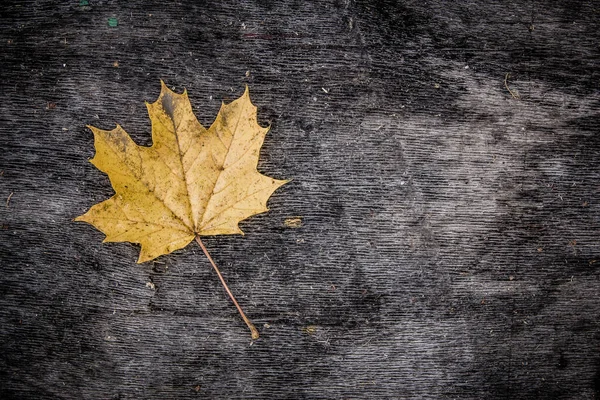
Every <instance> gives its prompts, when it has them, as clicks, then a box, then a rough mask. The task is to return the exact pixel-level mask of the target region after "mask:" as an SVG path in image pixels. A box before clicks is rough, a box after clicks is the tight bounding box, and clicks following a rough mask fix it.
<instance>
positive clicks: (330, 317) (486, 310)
mask: <svg viewBox="0 0 600 400" xmlns="http://www.w3.org/2000/svg"><path fill="white" fill-rule="evenodd" d="M109 18H116V19H117V21H118V26H116V27H111V26H109V24H108V20H109ZM599 43H600V5H599V4H598V2H594V1H574V0H573V1H538V0H536V1H525V0H522V1H521V0H515V1H502V2H487V1H481V2H475V1H463V2H447V1H439V0H438V1H436V0H421V1H351V0H347V1H342V0H340V1H319V2H306V1H292V0H286V1H267V0H254V1H244V2H221V1H208V2H200V1H198V2H195V1H191V0H190V1H174V2H163V1H157V0H150V1H146V0H144V1H142V0H132V1H128V2H117V1H100V0H98V1H94V0H89V5H87V6H80V5H79V1H77V0H76V1H64V2H57V1H50V0H38V1H31V2H24V1H4V2H2V7H1V11H0V71H1V77H2V79H1V80H0V92H1V93H2V102H1V103H0V146H1V150H2V151H1V153H0V196H1V198H2V201H1V204H0V226H1V230H0V258H1V265H0V293H1V294H0V335H1V341H0V354H1V355H0V397H1V398H2V399H196V398H206V399H270V398H279V399H573V400H575V399H577V400H580V399H594V398H600V353H599V346H600V329H599V325H598V321H599V314H600V304H599V294H600V286H599V284H600V282H599V278H600V270H599V267H600V202H599V199H600V165H599V162H600V132H599V126H600V119H599V116H600V91H599V89H600V73H599V62H600V50H599ZM507 74H509V75H508V76H507ZM159 79H163V80H164V81H165V82H166V83H167V84H168V85H169V87H171V88H173V89H174V90H177V91H182V90H183V89H184V88H187V90H188V92H189V95H190V98H191V102H192V104H193V106H194V109H195V112H196V114H197V116H198V119H199V120H200V122H201V123H203V124H204V125H209V124H210V123H211V122H212V120H213V119H214V117H215V115H216V113H217V111H218V109H219V106H220V103H221V101H226V102H227V101H230V100H231V99H234V98H236V97H238V96H239V95H240V94H241V93H242V92H243V90H244V86H245V85H246V84H247V85H248V86H249V88H250V91H251V97H252V99H253V101H254V103H255V104H257V106H258V118H259V122H260V123H261V124H263V125H267V124H271V127H272V129H271V131H270V133H269V134H268V135H267V138H266V141H265V145H264V147H263V150H262V153H261V161H260V164H259V169H260V170H261V172H263V173H265V174H267V175H270V176H273V177H276V178H292V179H293V181H292V182H291V183H289V184H288V185H286V186H284V187H283V188H282V189H280V190H278V191H277V192H276V193H275V195H274V196H273V197H272V198H271V200H270V202H269V205H270V208H271V211H270V212H268V213H265V214H262V215H260V216H256V217H253V218H251V219H249V220H247V221H245V222H244V223H243V224H242V228H243V229H244V231H245V232H246V236H243V237H242V236H221V237H211V238H207V239H205V243H206V245H207V247H208V249H209V251H210V252H211V254H212V255H213V257H214V259H215V260H216V262H217V263H218V265H219V266H220V267H221V270H222V272H223V274H224V276H225V278H226V279H227V281H228V282H229V285H230V287H231V289H232V290H233V292H234V293H235V294H236V295H237V297H238V300H239V301H240V303H241V304H242V306H243V307H244V308H245V310H246V312H247V314H248V315H249V317H250V318H251V319H252V320H253V321H254V322H255V323H256V325H257V326H258V327H259V330H260V331H261V338H260V339H259V340H257V341H255V342H254V343H252V342H251V340H250V337H249V332H248V330H247V329H246V326H245V325H244V323H243V322H242V320H241V319H240V318H239V316H238V314H237V312H236V310H235V308H234V307H233V305H232V304H231V303H230V301H229V300H228V298H227V297H226V294H225V293H224V291H223V289H222V287H221V285H220V283H219V281H218V279H217V277H216V275H215V273H214V271H212V270H211V267H210V264H209V263H208V261H207V260H206V258H205V256H204V255H203V254H202V251H201V250H200V248H199V247H198V246H197V245H196V244H194V243H191V244H190V245H189V246H188V247H187V248H185V249H183V250H180V251H177V252H175V253H173V254H170V255H167V256H163V257H160V258H159V259H158V260H156V261H155V262H151V263H146V264H142V265H137V264H135V260H136V258H137V254H138V250H139V249H138V248H137V247H136V245H132V244H128V243H116V244H115V243H111V244H102V243H101V241H102V239H103V235H102V234H101V233H100V232H98V231H97V230H95V229H94V228H93V227H91V226H89V225H87V224H84V223H75V222H73V221H72V219H73V218H74V217H76V216H77V215H80V214H82V213H83V212H85V211H86V210H87V209H88V208H89V207H90V206H92V205H93V204H95V203H97V202H99V201H102V200H104V199H107V198H108V197H110V196H111V195H112V193H113V192H112V189H111V187H110V183H109V181H108V179H107V177H106V176H105V175H103V174H102V173H101V172H99V171H98V170H96V169H95V168H94V167H93V166H92V165H91V164H90V163H88V159H89V158H91V157H92V156H93V154H94V149H93V139H92V134H91V132H90V131H89V130H88V129H87V128H86V127H85V125H86V124H92V125H95V126H98V127H101V128H105V129H112V128H113V127H114V124H115V123H119V124H121V125H122V126H123V127H124V128H125V129H126V130H127V131H128V132H129V133H130V134H131V135H132V137H133V138H134V140H136V141H137V143H139V144H146V145H148V144H150V123H149V120H148V117H147V113H146V109H145V106H144V101H150V102H151V101H154V100H155V99H156V97H157V96H158V93H159V91H160V82H159ZM296 216H300V217H302V226H301V227H298V228H290V227H287V226H286V225H285V224H284V222H285V220H286V218H290V217H296Z"/></svg>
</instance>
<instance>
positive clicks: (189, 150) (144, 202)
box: [75, 81, 288, 337]
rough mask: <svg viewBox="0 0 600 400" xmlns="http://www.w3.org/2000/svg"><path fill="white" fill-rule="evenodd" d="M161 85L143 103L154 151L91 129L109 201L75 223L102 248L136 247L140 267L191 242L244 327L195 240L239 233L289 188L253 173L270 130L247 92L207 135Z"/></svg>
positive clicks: (182, 101) (179, 98)
mask: <svg viewBox="0 0 600 400" xmlns="http://www.w3.org/2000/svg"><path fill="white" fill-rule="evenodd" d="M161 86H162V88H161V92H160V95H159V97H158V100H157V101H156V102H154V103H152V104H150V103H146V106H147V108H148V114H149V116H150V120H151V122H152V142H153V144H152V146H150V147H145V146H138V145H137V144H135V143H134V142H133V140H132V139H131V137H129V135H128V134H127V132H125V131H124V130H123V128H121V126H119V125H117V127H116V128H115V129H113V130H111V131H106V130H102V129H98V128H95V127H92V126H89V128H90V129H91V130H92V132H93V133H94V144H95V147H96V154H95V156H94V158H93V159H91V160H90V161H91V163H92V164H94V165H95V166H96V167H97V168H98V169H99V170H100V171H102V172H105V173H106V174H107V175H108V177H109V179H110V182H111V184H112V187H113V188H114V190H115V195H114V196H113V197H111V198H110V199H108V200H106V201H103V202H101V203H99V204H96V205H94V206H93V207H92V208H90V209H89V211H88V212H87V213H85V214H84V215H81V216H79V217H77V218H76V219H75V220H76V221H84V222H87V223H89V224H92V225H93V226H95V227H96V228H97V229H98V230H100V231H101V232H103V233H104V234H105V235H106V238H105V239H104V242H132V243H139V244H140V245H141V251H140V255H139V259H138V263H142V262H145V261H149V260H152V259H154V258H156V257H158V256H160V255H163V254H167V253H170V252H172V251H175V250H178V249H181V248H183V247H185V246H187V245H188V244H189V243H190V242H191V241H192V240H194V239H196V241H197V242H198V244H199V245H200V246H201V247H202V250H203V251H204V252H205V254H206V255H207V257H208V258H209V260H210V262H211V264H212V265H213V267H214V268H215V270H216V271H217V274H218V275H219V278H220V279H221V281H222V283H223V285H224V286H225V289H226V290H227V292H228V293H229V295H230V297H231V298H232V300H233V302H234V303H235V305H236V307H238V310H239V311H240V313H241V315H242V317H243V318H244V320H245V321H246V322H247V323H249V321H248V320H247V319H246V318H245V315H244V314H243V312H242V310H241V308H240V307H239V305H238V304H237V302H236V301H235V299H234V298H233V295H231V292H230V291H229V289H228V288H227V285H226V284H225V281H224V280H223V277H222V276H221V274H220V272H219V270H218V268H217V266H216V265H215V263H214V261H213V260H212V258H211V257H210V255H209V254H208V251H207V250H206V248H205V247H204V244H203V243H202V241H201V240H200V236H205V235H226V234H243V232H242V231H241V229H240V228H239V226H238V223H239V222H240V221H242V220H244V219H246V218H248V217H250V216H252V215H255V214H259V213H262V212H265V211H268V209H267V200H268V199H269V197H270V196H271V194H273V192H274V191H275V190H276V189H277V188H278V187H280V186H281V185H283V184H285V183H286V182H288V181H287V180H277V179H273V178H270V177H268V176H266V175H263V174H261V173H260V172H258V171H257V169H256V167H257V164H258V158H259V152H260V148H261V147H262V144H263V140H264V138H265V135H266V133H267V132H268V130H269V128H268V127H267V128H262V127H261V126H260V125H258V123H257V119H256V107H255V106H254V105H253V104H252V103H251V101H250V96H249V92H248V87H246V90H245V92H244V94H243V95H242V96H241V97H240V98H239V99H237V100H234V101H233V102H231V103H230V104H224V103H223V104H222V105H221V109H220V110H219V113H218V115H217V118H216V119H215V121H214V122H213V124H212V125H211V126H210V128H208V129H206V128H204V127H203V126H202V125H201V124H200V123H199V122H198V120H197V119H196V117H195V116H194V113H193V111H192V106H191V104H190V101H189V99H188V95H187V91H184V92H183V94H177V93H175V92H173V91H171V90H170V89H169V88H167V86H166V85H165V84H164V82H162V81H161ZM249 326H251V324H249ZM253 328H254V327H253V326H252V327H251V330H252V329H253ZM252 333H253V337H254V336H255V329H254V330H253V332H252ZM256 337H258V333H256Z"/></svg>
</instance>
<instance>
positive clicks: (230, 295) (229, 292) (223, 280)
mask: <svg viewBox="0 0 600 400" xmlns="http://www.w3.org/2000/svg"><path fill="white" fill-rule="evenodd" d="M196 242H198V244H199V245H200V248H201V249H202V251H203V252H204V254H206V258H208V261H210V263H211V264H212V266H213V268H214V269H215V271H216V272H217V275H218V276H219V279H220V280H221V283H222V284H223V287H224V288H225V291H226V292H227V294H228V295H229V297H230V298H231V301H233V304H235V307H236V308H237V309H238V311H239V312H240V315H241V316H242V319H243V320H244V322H245V323H246V325H248V328H250V332H251V333H252V339H258V337H259V334H258V331H257V330H256V328H255V327H254V325H253V324H252V322H250V320H249V319H248V317H246V314H244V311H242V307H240V305H239V304H238V302H237V301H236V300H235V297H233V294H232V293H231V290H229V288H228V287H227V284H226V283H225V279H223V275H221V272H220V271H219V268H217V264H215V262H214V261H213V259H212V257H211V256H210V254H208V250H206V247H204V243H202V240H200V236H196Z"/></svg>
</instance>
